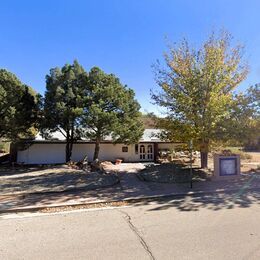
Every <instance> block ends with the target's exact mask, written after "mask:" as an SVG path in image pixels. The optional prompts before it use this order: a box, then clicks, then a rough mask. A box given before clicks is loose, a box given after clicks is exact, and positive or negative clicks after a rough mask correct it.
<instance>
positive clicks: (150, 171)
mask: <svg viewBox="0 0 260 260" xmlns="http://www.w3.org/2000/svg"><path fill="white" fill-rule="evenodd" d="M192 175H193V178H192V179H193V180H195V181H196V180H201V179H203V180H206V179H207V178H208V177H209V175H208V174H207V173H206V172H204V171H202V170H199V169H196V168H195V169H193V171H192ZM138 176H139V177H140V179H142V180H144V181H151V182H162V183H183V182H189V181H190V180H191V175H190V168H189V167H184V168H180V167H178V166H176V164H173V163H164V164H158V165H150V166H147V167H146V168H145V169H144V170H142V171H141V172H139V173H138Z"/></svg>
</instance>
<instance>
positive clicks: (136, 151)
mask: <svg viewBox="0 0 260 260" xmlns="http://www.w3.org/2000/svg"><path fill="white" fill-rule="evenodd" d="M135 154H138V144H136V145H135Z"/></svg>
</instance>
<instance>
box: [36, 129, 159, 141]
mask: <svg viewBox="0 0 260 260" xmlns="http://www.w3.org/2000/svg"><path fill="white" fill-rule="evenodd" d="M160 133H161V130H160V129H145V130H144V133H143V136H142V137H141V139H140V142H161V141H162V140H160V138H159V137H158V134H160ZM51 136H52V137H51V138H49V139H46V138H44V137H42V136H41V135H40V133H38V134H37V135H36V137H35V141H41V142H44V141H65V137H64V135H63V134H62V133H61V132H59V131H57V132H54V133H52V134H51ZM81 141H85V142H87V141H90V140H88V139H86V138H82V140H81ZM104 141H106V142H111V141H112V138H111V136H107V137H106V138H105V140H104Z"/></svg>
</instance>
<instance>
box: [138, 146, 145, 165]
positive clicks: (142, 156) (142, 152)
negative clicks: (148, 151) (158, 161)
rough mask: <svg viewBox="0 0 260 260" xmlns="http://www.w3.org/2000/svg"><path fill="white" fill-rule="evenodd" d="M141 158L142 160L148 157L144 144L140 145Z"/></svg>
mask: <svg viewBox="0 0 260 260" xmlns="http://www.w3.org/2000/svg"><path fill="white" fill-rule="evenodd" d="M139 158H140V161H144V160H145V159H146V158H145V146H144V145H143V144H142V145H140V147H139Z"/></svg>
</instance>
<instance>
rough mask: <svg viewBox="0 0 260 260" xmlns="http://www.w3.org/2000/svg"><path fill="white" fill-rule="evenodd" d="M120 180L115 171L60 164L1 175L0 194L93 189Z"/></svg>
mask: <svg viewBox="0 0 260 260" xmlns="http://www.w3.org/2000/svg"><path fill="white" fill-rule="evenodd" d="M118 182H119V178H118V177H117V175H116V174H113V173H108V174H106V173H100V172H85V171H83V170H75V169H69V168H68V167H65V166H64V167H62V166H60V167H51V168H47V169H41V170H40V169H38V170H37V169H33V170H32V171H29V172H23V173H18V174H12V175H5V176H1V177H0V195H7V194H23V193H46V192H62V191H68V190H74V189H84V190H92V189H97V188H102V187H108V186H112V185H114V184H116V183H118Z"/></svg>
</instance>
